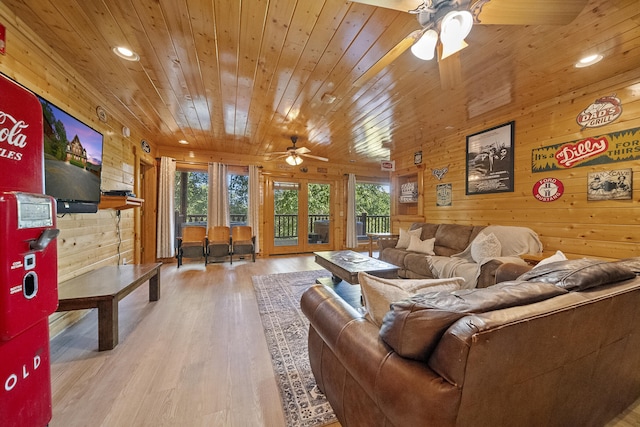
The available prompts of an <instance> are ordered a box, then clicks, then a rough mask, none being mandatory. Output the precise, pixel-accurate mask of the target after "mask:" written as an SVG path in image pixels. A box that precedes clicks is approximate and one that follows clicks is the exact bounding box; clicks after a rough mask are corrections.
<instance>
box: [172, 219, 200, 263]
mask: <svg viewBox="0 0 640 427" xmlns="http://www.w3.org/2000/svg"><path fill="white" fill-rule="evenodd" d="M206 235H207V229H206V227H202V226H197V225H188V226H186V227H184V228H183V229H182V237H178V238H177V241H178V248H177V249H178V250H177V254H176V258H178V268H180V266H181V265H182V258H183V257H187V258H201V257H203V256H204V255H205V237H206Z"/></svg>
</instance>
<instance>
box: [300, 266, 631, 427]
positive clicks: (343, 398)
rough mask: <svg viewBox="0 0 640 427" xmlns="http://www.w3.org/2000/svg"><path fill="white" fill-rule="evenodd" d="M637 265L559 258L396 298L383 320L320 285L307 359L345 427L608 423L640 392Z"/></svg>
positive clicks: (305, 303)
mask: <svg viewBox="0 0 640 427" xmlns="http://www.w3.org/2000/svg"><path fill="white" fill-rule="evenodd" d="M501 269H502V268H501ZM521 269H522V267H518V268H516V269H514V270H511V269H509V268H507V267H505V270H506V271H507V274H519V273H520V272H521V271H520V270H521ZM514 271H515V273H514ZM498 273H499V274H498V276H499V277H500V276H501V273H500V271H499V272H498ZM639 273H640V258H635V259H632V260H627V261H624V262H619V263H611V262H602V261H594V260H573V261H563V262H559V263H558V262H557V263H551V264H547V265H544V266H541V267H539V268H536V269H533V270H531V271H529V272H527V273H525V275H523V276H520V277H519V279H518V280H511V281H507V282H503V283H500V284H498V285H495V286H491V287H489V288H483V289H473V290H463V291H455V294H456V295H454V296H451V293H446V294H445V293H441V294H443V295H438V296H434V295H432V294H424V295H422V296H421V295H416V296H414V297H411V298H410V299H408V300H404V301H401V302H397V303H394V304H393V306H392V310H391V311H390V312H388V313H387V315H386V316H385V318H384V321H383V324H382V327H381V328H378V327H376V326H375V325H374V324H373V323H372V322H371V321H369V320H367V318H366V317H365V316H364V315H363V314H362V313H361V312H359V311H358V310H356V309H354V308H353V307H351V306H349V305H348V304H346V303H345V302H344V301H343V300H342V299H341V298H340V297H339V296H337V295H336V294H335V293H334V292H333V291H332V290H331V289H329V288H327V287H325V286H323V285H314V286H312V287H311V288H309V290H307V291H306V293H305V294H304V295H303V297H302V300H301V307H302V310H303V312H304V313H305V315H306V316H307V317H308V318H309V321H310V330H309V358H310V363H311V367H312V370H313V373H314V375H315V377H316V380H317V383H318V386H319V387H320V389H321V390H323V392H324V393H325V394H326V396H327V398H328V400H329V402H330V403H331V406H332V407H333V409H334V411H335V413H336V415H337V417H338V419H339V421H340V423H341V424H342V426H343V427H349V426H438V427H441V426H474V427H483V426H487V427H489V426H491V427H496V426H519V427H521V426H535V427H538V426H563V427H564V426H601V425H604V424H605V423H606V422H607V421H608V420H610V419H611V418H613V417H615V416H616V415H617V414H619V413H620V412H621V411H623V410H624V409H625V408H626V407H627V406H628V405H630V404H631V403H632V402H634V400H635V399H637V398H638V397H639V396H640V278H638V277H637V276H636V275H637V274H639ZM503 278H504V277H503ZM511 278H513V277H511ZM425 295H426V296H425Z"/></svg>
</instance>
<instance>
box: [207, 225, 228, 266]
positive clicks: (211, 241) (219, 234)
mask: <svg viewBox="0 0 640 427" xmlns="http://www.w3.org/2000/svg"><path fill="white" fill-rule="evenodd" d="M230 233H231V232H230V231H229V227H227V226H224V225H216V226H213V227H209V230H208V231H207V238H206V245H205V254H204V264H205V265H207V264H208V263H209V262H210V261H209V259H210V258H223V257H228V256H230V255H231V234H230ZM211 262H213V261H211Z"/></svg>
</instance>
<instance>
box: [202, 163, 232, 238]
mask: <svg viewBox="0 0 640 427" xmlns="http://www.w3.org/2000/svg"><path fill="white" fill-rule="evenodd" d="M227 169H228V168H227V165H225V164H222V163H209V169H208V172H209V178H208V180H209V194H208V198H207V227H213V226H215V225H226V226H228V225H229V186H228V185H227Z"/></svg>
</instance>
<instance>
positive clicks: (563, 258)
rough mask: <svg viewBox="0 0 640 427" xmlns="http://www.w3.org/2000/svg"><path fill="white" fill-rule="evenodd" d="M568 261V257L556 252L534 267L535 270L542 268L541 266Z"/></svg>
mask: <svg viewBox="0 0 640 427" xmlns="http://www.w3.org/2000/svg"><path fill="white" fill-rule="evenodd" d="M566 260H567V257H566V256H565V254H564V253H562V251H556V253H555V254H553V255H551V256H550V257H548V258H544V259H543V260H541V261H540V262H539V263H537V264H536V265H534V266H533V268H536V267H541V266H543V265H545V264H549V263H552V262H558V261H566Z"/></svg>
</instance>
